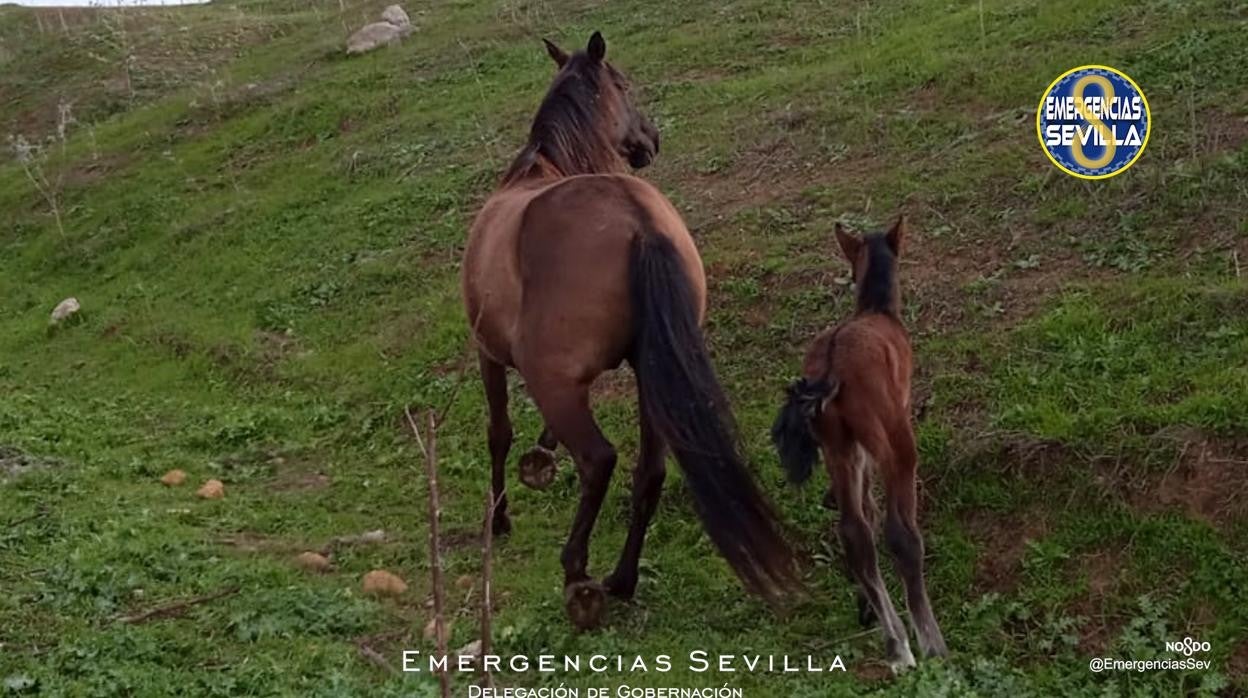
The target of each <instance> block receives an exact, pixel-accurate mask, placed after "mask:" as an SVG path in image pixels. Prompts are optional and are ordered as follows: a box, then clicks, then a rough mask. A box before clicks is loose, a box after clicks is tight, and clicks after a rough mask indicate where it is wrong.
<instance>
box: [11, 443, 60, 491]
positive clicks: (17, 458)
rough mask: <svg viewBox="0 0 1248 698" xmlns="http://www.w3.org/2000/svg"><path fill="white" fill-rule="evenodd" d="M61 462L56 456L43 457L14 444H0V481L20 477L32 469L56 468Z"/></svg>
mask: <svg viewBox="0 0 1248 698" xmlns="http://www.w3.org/2000/svg"><path fill="white" fill-rule="evenodd" d="M60 464H61V463H60V461H58V460H56V459H55V458H42V457H40V456H34V455H31V454H29V453H26V452H25V451H21V450H19V449H16V448H13V447H12V446H3V445H0V482H4V481H6V480H9V479H12V478H15V477H18V476H19V475H23V474H25V473H28V472H30V471H32V470H42V469H45V468H54V467H56V466H58V465H60Z"/></svg>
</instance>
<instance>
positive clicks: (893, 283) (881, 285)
mask: <svg viewBox="0 0 1248 698" xmlns="http://www.w3.org/2000/svg"><path fill="white" fill-rule="evenodd" d="M906 229H907V225H906V217H905V216H899V217H898V218H897V221H896V222H895V223H893V225H892V227H890V228H889V229H888V230H886V231H884V232H882V233H872V234H868V235H864V236H859V235H856V234H854V233H851V232H850V231H849V230H847V229H846V228H845V226H843V225H841V224H840V223H837V224H836V241H837V242H838V243H840V245H841V252H844V253H845V258H846V259H848V260H849V263H850V265H851V266H852V267H853V270H854V286H855V287H857V289H858V312H860V313H861V312H876V313H886V314H889V315H894V316H900V314H901V291H900V289H899V287H898V284H897V258H898V257H900V256H901V250H902V247H903V246H904V243H905V239H906Z"/></svg>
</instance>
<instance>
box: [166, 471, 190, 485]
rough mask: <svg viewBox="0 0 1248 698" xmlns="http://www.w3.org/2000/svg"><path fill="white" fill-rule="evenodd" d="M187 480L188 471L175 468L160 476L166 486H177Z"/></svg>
mask: <svg viewBox="0 0 1248 698" xmlns="http://www.w3.org/2000/svg"><path fill="white" fill-rule="evenodd" d="M184 482H186V471H185V470H179V469H178V468H174V469H173V470H170V471H169V472H167V473H165V474H164V475H162V476H161V477H160V484H162V485H164V486H166V487H177V486H178V485H181V484H182V483H184Z"/></svg>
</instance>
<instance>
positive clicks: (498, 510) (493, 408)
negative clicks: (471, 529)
mask: <svg viewBox="0 0 1248 698" xmlns="http://www.w3.org/2000/svg"><path fill="white" fill-rule="evenodd" d="M478 360H479V363H480V365H481V382H482V383H483V384H484V385H485V401H486V404H487V405H488V406H489V410H490V426H489V431H488V432H487V434H488V439H489V444H490V465H491V467H492V469H493V472H492V474H491V475H492V477H491V480H490V491H491V496H493V497H494V501H495V502H496V504H495V506H494V519H493V522H492V524H491V525H492V526H493V528H494V533H495V534H496V535H502V534H505V533H508V532H510V531H511V518H510V517H508V516H507V452H508V451H510V450H511V438H512V430H511V417H510V416H508V414H507V367H506V366H504V365H502V364H500V363H498V362H496V361H494V360H493V359H491V358H490V357H488V356H486V355H485V354H484V353H480V354H479V355H478Z"/></svg>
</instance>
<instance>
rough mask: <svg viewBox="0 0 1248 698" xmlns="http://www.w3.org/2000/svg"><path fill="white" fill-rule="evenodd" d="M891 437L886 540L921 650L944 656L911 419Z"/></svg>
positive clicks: (886, 475)
mask: <svg viewBox="0 0 1248 698" xmlns="http://www.w3.org/2000/svg"><path fill="white" fill-rule="evenodd" d="M891 436H892V452H893V454H894V455H893V458H894V460H893V463H892V467H891V468H888V469H887V470H886V471H885V490H886V494H887V498H888V516H887V519H886V520H885V523H884V539H885V541H886V542H887V543H888V548H889V550H890V551H891V552H892V554H893V559H894V561H895V562H896V565H897V574H898V576H900V577H901V579H902V582H903V583H904V584H905V586H906V605H907V606H908V607H909V608H910V622H911V623H913V624H914V632H915V635H916V636H918V640H919V649H921V650H922V651H923V654H924V655H925V656H928V657H931V656H944V655H946V654H948V653H949V649H948V647H946V646H945V638H944V636H943V635H942V634H941V632H940V626H939V625H937V624H936V616H935V615H934V614H933V613H932V604H931V601H930V600H929V599H928V597H927V584H926V583H925V582H924V580H923V537H922V535H921V534H920V533H919V524H918V517H917V514H916V509H917V506H916V498H917V494H916V492H915V470H916V468H917V461H918V456H917V454H916V451H915V445H914V431H913V429H912V428H911V426H910V422H909V420H903V421H902V422H901V423H900V424H898V425H897V426H896V427H894V429H893V431H892V434H891Z"/></svg>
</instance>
